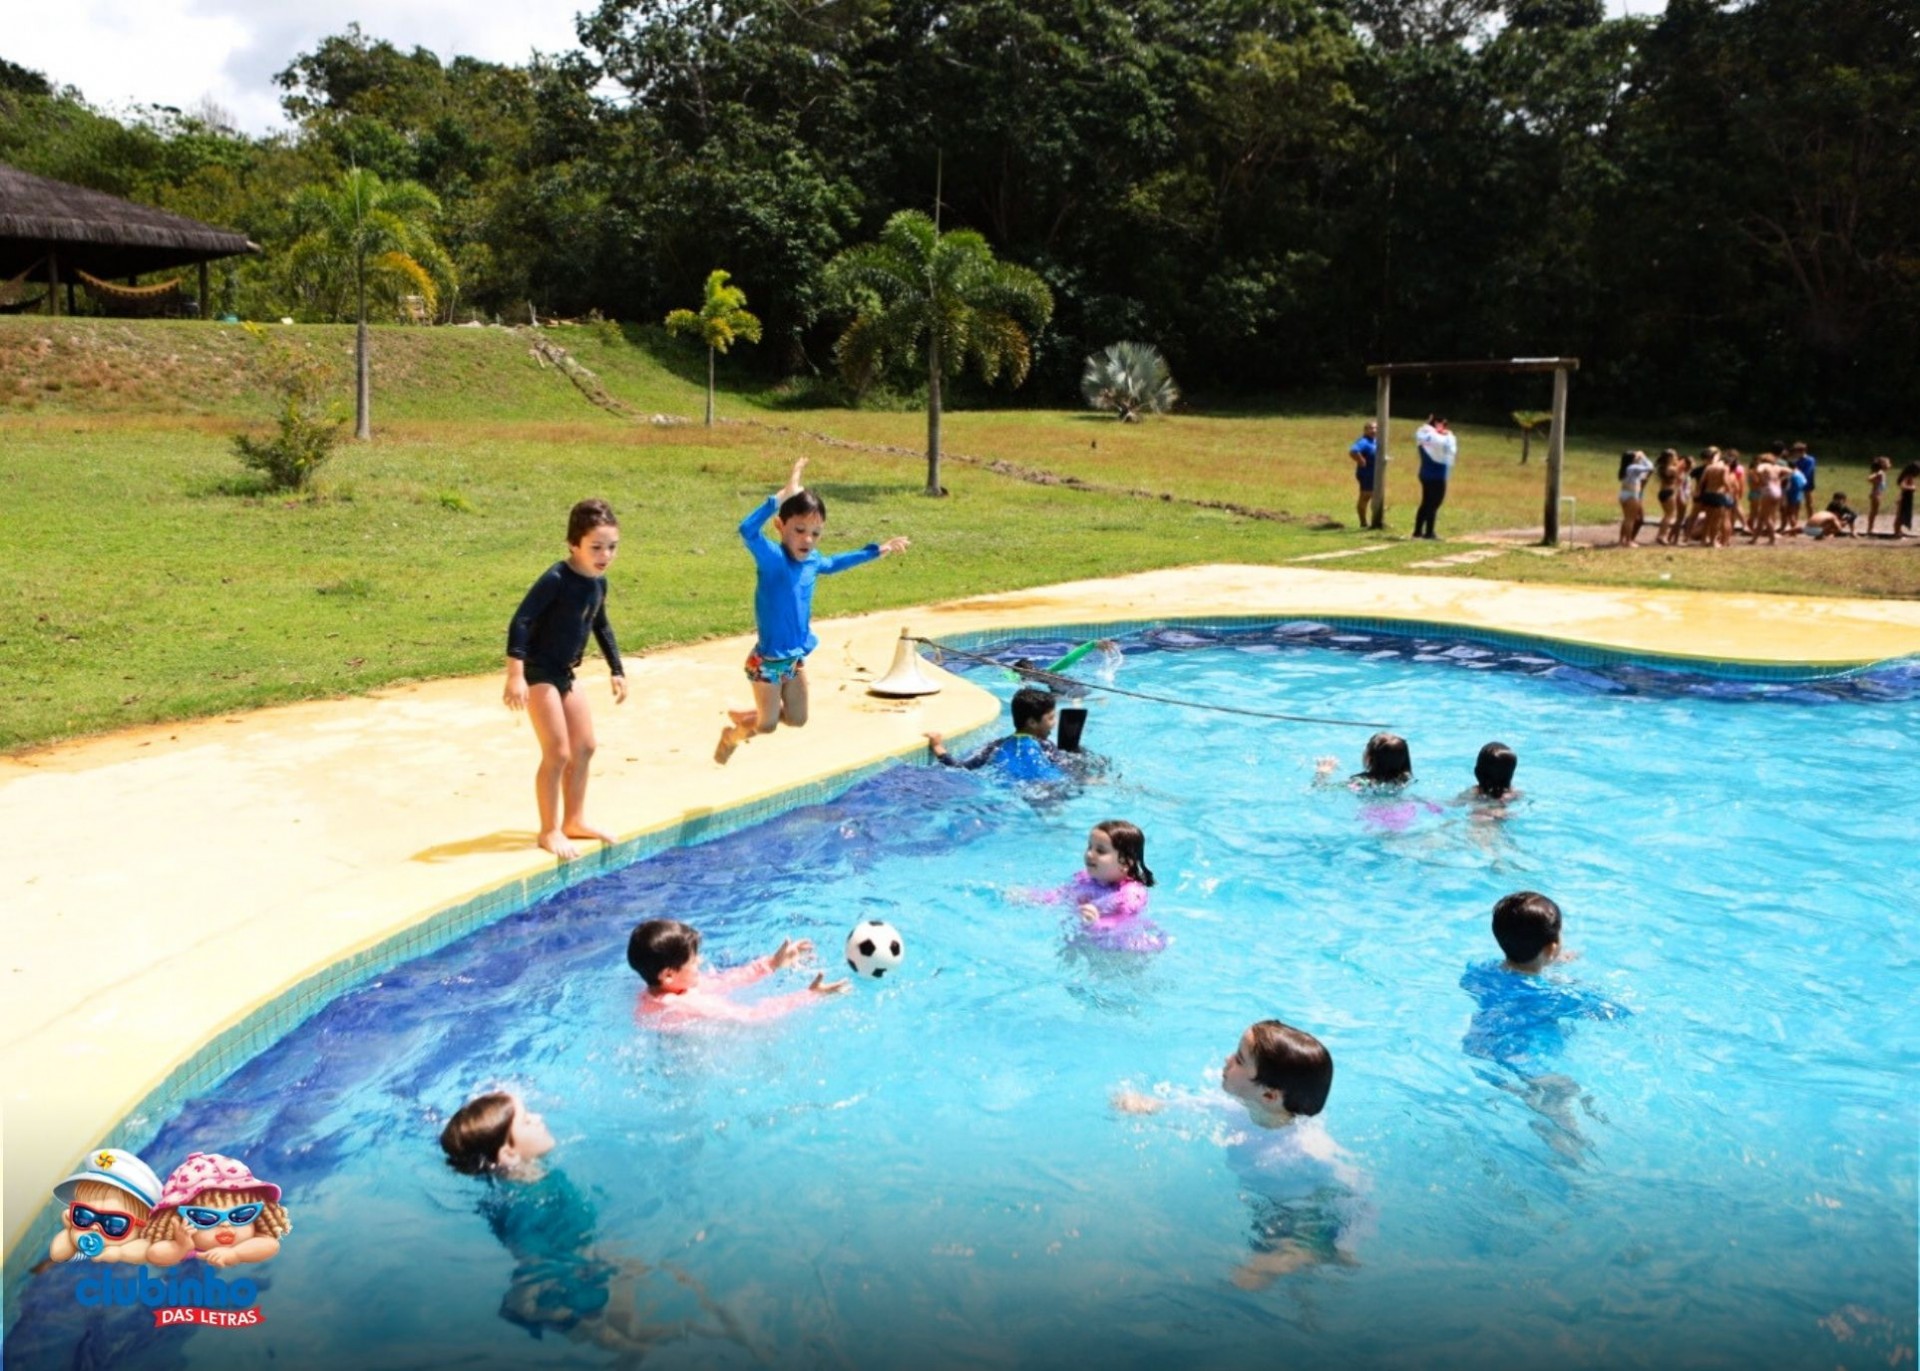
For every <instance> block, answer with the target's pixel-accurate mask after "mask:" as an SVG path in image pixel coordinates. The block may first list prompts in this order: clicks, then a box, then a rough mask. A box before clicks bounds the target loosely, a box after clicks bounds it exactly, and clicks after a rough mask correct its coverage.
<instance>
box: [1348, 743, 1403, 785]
mask: <svg viewBox="0 0 1920 1371" xmlns="http://www.w3.org/2000/svg"><path fill="white" fill-rule="evenodd" d="M1361 760H1362V763H1363V765H1364V766H1365V767H1366V770H1364V771H1363V772H1361V773H1360V777H1361V779H1362V780H1367V781H1383V782H1389V781H1411V780H1412V779H1413V754H1412V753H1411V752H1409V751H1408V750H1407V740H1406V739H1405V738H1402V737H1401V736H1400V735H1399V734H1398V733H1376V734H1374V735H1373V736H1372V737H1371V738H1369V739H1367V750H1366V751H1365V752H1364V753H1362V754H1361Z"/></svg>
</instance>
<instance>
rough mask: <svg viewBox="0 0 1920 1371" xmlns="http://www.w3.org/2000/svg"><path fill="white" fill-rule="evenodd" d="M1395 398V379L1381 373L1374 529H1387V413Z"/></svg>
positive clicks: (1376, 419)
mask: <svg viewBox="0 0 1920 1371" xmlns="http://www.w3.org/2000/svg"><path fill="white" fill-rule="evenodd" d="M1392 397H1393V377H1392V376H1390V375H1388V374H1387V373H1386V372H1384V371H1383V372H1381V373H1380V384H1379V385H1378V386H1376V387H1374V401H1373V424H1374V429H1375V430H1376V431H1375V433H1374V438H1373V442H1374V449H1373V527H1375V528H1376V529H1378V528H1385V527H1386V522H1387V411H1388V409H1389V408H1390V407H1391V401H1392Z"/></svg>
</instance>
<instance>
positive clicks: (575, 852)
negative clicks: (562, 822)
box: [540, 828, 580, 862]
mask: <svg viewBox="0 0 1920 1371" xmlns="http://www.w3.org/2000/svg"><path fill="white" fill-rule="evenodd" d="M540 846H542V847H544V848H545V849H546V850H547V851H549V852H551V853H552V854H553V855H554V856H556V857H558V858H559V859H560V860H561V861H563V862H570V861H572V860H573V859H574V858H575V857H578V856H579V855H580V849H579V848H577V847H575V846H574V845H573V844H572V843H571V842H569V841H568V840H567V835H566V834H564V833H562V832H561V831H560V830H559V829H557V828H551V829H548V830H547V831H546V832H545V833H542V834H541V835H540Z"/></svg>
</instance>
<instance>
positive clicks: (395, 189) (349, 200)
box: [287, 167, 455, 438]
mask: <svg viewBox="0 0 1920 1371" xmlns="http://www.w3.org/2000/svg"><path fill="white" fill-rule="evenodd" d="M439 213H440V202H439V200H437V199H436V198H434V194H433V192H432V191H430V190H428V189H427V188H426V187H425V186H423V185H420V184H419V183H418V182H414V181H383V180H381V179H380V176H379V174H378V173H376V172H371V171H367V170H365V169H363V168H360V167H354V168H352V169H350V170H348V171H343V172H341V173H340V179H339V180H338V181H336V182H335V183H333V184H332V185H325V186H308V187H306V188H305V189H303V190H302V191H300V193H299V194H298V195H296V196H295V197H294V201H293V221H294V223H295V224H296V225H297V226H298V227H299V229H300V231H301V236H300V238H299V239H298V240H296V241H295V242H294V244H293V246H292V247H291V248H290V249H288V254H287V256H288V267H289V270H290V271H291V273H292V274H293V275H294V276H295V277H296V278H298V277H301V276H305V277H308V278H309V279H317V280H322V281H327V282H330V283H332V284H334V285H335V286H338V285H340V284H341V283H342V282H343V281H350V282H351V283H352V287H353V305H354V322H355V323H356V324H357V325H358V326H359V327H358V329H357V330H356V332H355V335H354V376H355V385H354V427H353V432H354V437H356V438H371V437H373V395H372V386H371V384H370V379H369V369H368V356H367V291H368V289H369V287H372V288H374V289H376V290H377V289H379V288H380V287H381V286H382V285H383V284H393V285H399V286H403V287H404V288H405V289H406V290H407V291H409V292H411V293H412V294H416V295H420V296H422V297H424V298H425V300H426V304H427V308H428V310H429V311H431V310H432V309H433V308H434V304H435V301H436V300H437V299H438V295H439V290H438V283H439V282H440V281H447V282H449V283H451V282H452V281H453V280H454V279H455V272H454V266H453V261H452V259H450V258H449V257H448V256H447V254H446V252H445V250H444V249H442V248H441V246H440V244H439V243H438V242H437V241H436V240H435V239H434V236H433V227H432V225H433V220H434V218H435V217H436V216H438V214H439Z"/></svg>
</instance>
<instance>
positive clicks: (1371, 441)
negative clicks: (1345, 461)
mask: <svg viewBox="0 0 1920 1371" xmlns="http://www.w3.org/2000/svg"><path fill="white" fill-rule="evenodd" d="M1347 456H1348V457H1351V458H1352V459H1353V479H1354V480H1356V481H1358V482H1359V483H1360V499H1359V502H1358V503H1357V504H1355V505H1354V507H1353V508H1354V513H1355V514H1357V515H1358V516H1359V519H1360V527H1361V528H1366V527H1367V526H1368V525H1369V523H1370V522H1371V521H1372V518H1373V473H1374V466H1375V463H1376V462H1378V460H1379V457H1380V425H1378V424H1376V423H1375V422H1374V421H1373V420H1371V419H1369V420H1367V426H1366V427H1365V428H1363V429H1361V430H1360V436H1359V437H1358V438H1356V439H1354V440H1353V446H1352V447H1350V448H1348V449H1347Z"/></svg>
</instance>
